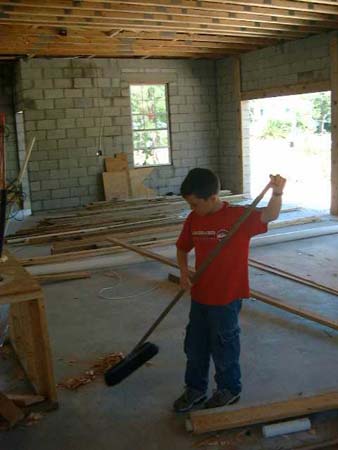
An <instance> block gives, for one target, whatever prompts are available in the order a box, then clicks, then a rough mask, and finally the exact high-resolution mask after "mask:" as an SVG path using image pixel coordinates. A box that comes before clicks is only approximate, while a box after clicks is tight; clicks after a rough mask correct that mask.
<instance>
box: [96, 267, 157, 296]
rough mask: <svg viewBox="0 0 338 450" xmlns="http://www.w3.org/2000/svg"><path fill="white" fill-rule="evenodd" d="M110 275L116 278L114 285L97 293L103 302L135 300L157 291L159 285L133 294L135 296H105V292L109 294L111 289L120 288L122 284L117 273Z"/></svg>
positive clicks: (120, 277)
mask: <svg viewBox="0 0 338 450" xmlns="http://www.w3.org/2000/svg"><path fill="white" fill-rule="evenodd" d="M110 273H111V274H112V275H114V276H116V279H117V281H116V283H115V284H114V285H113V286H110V287H106V288H102V289H100V291H99V297H100V298H103V299H105V300H127V299H129V298H135V297H140V296H142V295H146V294H149V293H150V292H153V291H155V290H156V289H158V288H159V287H160V283H158V284H157V285H155V286H153V287H152V288H150V289H146V290H145V291H139V292H135V294H131V295H118V296H116V295H105V294H104V293H105V292H110V291H112V290H113V289H116V288H117V287H118V286H120V284H121V283H122V276H121V275H120V274H119V273H118V272H115V271H113V272H110Z"/></svg>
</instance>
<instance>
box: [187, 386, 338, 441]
mask: <svg viewBox="0 0 338 450" xmlns="http://www.w3.org/2000/svg"><path fill="white" fill-rule="evenodd" d="M336 408H338V392H337V391H333V392H328V393H325V394H319V395H313V396H311V397H310V396H308V397H295V398H291V399H289V400H285V401H282V402H276V403H268V404H262V405H258V406H249V407H246V408H245V407H238V406H227V407H222V408H214V409H206V410H201V411H195V412H192V413H190V417H189V419H188V423H187V426H188V429H191V431H193V432H194V433H197V434H200V433H207V432H211V431H219V430H229V429H232V428H238V427H244V426H248V425H254V424H258V423H270V422H275V421H278V420H282V419H287V418H289V417H300V416H302V415H308V414H313V413H316V412H321V411H329V410H332V409H336Z"/></svg>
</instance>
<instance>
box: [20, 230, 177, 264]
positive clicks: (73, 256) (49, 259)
mask: <svg viewBox="0 0 338 450" xmlns="http://www.w3.org/2000/svg"><path fill="white" fill-rule="evenodd" d="M176 239H177V238H176V237H175V238H171V239H167V240H162V241H161V242H157V241H155V242H154V241H153V240H152V241H150V242H144V243H143V245H144V246H147V247H157V246H161V245H168V244H172V243H174V242H176ZM123 251H125V250H124V249H122V248H119V246H115V247H114V246H112V247H108V248H100V249H95V250H84V251H79V252H73V253H61V254H58V255H50V256H35V257H32V258H24V259H20V260H19V261H20V264H22V265H23V266H39V265H44V264H57V263H63V262H68V261H77V260H81V259H87V258H89V257H96V256H102V255H110V254H114V253H119V252H123Z"/></svg>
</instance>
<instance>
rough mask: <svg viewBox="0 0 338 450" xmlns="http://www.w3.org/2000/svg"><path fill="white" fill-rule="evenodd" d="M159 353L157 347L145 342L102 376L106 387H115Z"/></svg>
mask: <svg viewBox="0 0 338 450" xmlns="http://www.w3.org/2000/svg"><path fill="white" fill-rule="evenodd" d="M158 352H159V348H158V346H157V345H155V344H152V343H151V342H145V343H144V344H143V345H141V346H140V347H139V348H137V349H136V350H135V351H133V352H131V353H129V355H127V356H126V357H125V358H124V359H123V360H122V361H120V362H119V363H118V364H116V365H115V366H113V367H111V368H110V369H108V370H107V371H106V373H105V374H104V379H105V381H106V384H107V385H108V386H115V385H116V384H118V383H120V382H121V381H123V380H124V379H125V378H127V377H128V376H129V375H131V374H132V373H133V372H135V370H137V369H138V368H139V367H141V366H142V365H143V364H145V363H146V362H147V361H149V359H151V358H153V357H154V356H155V355H157V353H158Z"/></svg>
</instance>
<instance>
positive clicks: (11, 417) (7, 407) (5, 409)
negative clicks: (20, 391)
mask: <svg viewBox="0 0 338 450" xmlns="http://www.w3.org/2000/svg"><path fill="white" fill-rule="evenodd" d="M0 416H1V417H3V418H4V419H6V420H7V422H8V423H9V425H10V426H11V427H12V426H14V425H15V424H16V423H18V422H19V421H20V420H22V419H23V418H24V417H25V415H24V413H23V412H22V411H21V409H20V408H18V407H17V406H16V405H15V404H14V403H13V401H12V400H10V399H9V398H8V397H7V396H6V395H5V394H3V393H2V392H0Z"/></svg>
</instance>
